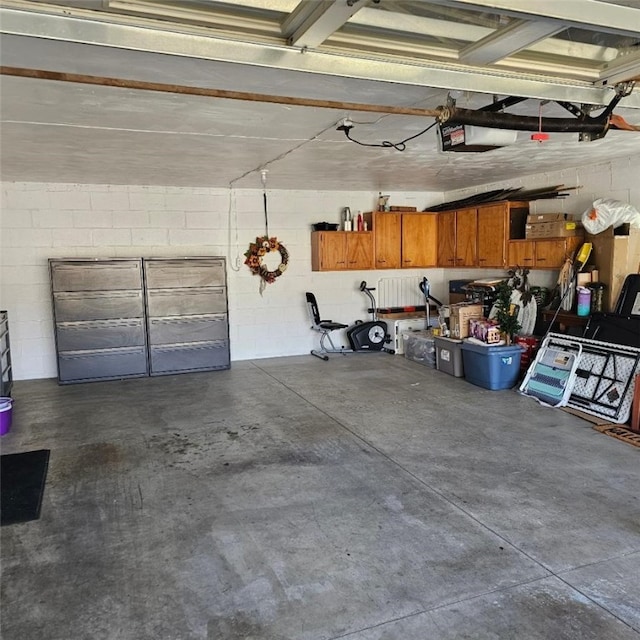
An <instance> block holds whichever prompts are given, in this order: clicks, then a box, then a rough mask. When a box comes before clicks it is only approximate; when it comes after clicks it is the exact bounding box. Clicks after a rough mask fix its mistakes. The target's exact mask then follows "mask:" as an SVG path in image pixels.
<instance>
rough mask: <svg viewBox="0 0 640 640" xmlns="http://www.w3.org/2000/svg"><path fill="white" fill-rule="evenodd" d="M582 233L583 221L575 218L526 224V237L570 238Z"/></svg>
mask: <svg viewBox="0 0 640 640" xmlns="http://www.w3.org/2000/svg"><path fill="white" fill-rule="evenodd" d="M581 233H582V223H581V222H577V221H575V220H564V221H558V222H536V223H534V224H527V225H526V226H525V238H526V239H527V240H535V239H539V238H568V237H571V236H577V235H580V234H581Z"/></svg>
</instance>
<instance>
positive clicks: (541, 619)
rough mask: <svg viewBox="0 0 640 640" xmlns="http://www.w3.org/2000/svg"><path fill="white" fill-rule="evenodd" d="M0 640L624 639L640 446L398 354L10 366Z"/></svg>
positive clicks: (632, 598)
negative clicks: (173, 368) (17, 473)
mask: <svg viewBox="0 0 640 640" xmlns="http://www.w3.org/2000/svg"><path fill="white" fill-rule="evenodd" d="M14 397H15V409H14V424H13V428H12V431H11V432H10V433H9V434H8V435H6V436H4V437H3V438H2V449H3V452H4V453H10V452H15V451H23V450H30V449H37V448H43V447H44V448H50V449H51V460H50V467H49V475H48V480H47V485H46V490H45V496H44V501H43V506H42V514H41V518H40V520H38V521H34V522H29V523H25V524H18V525H12V526H8V527H3V528H2V530H1V535H2V549H1V551H2V638H3V640H18V639H20V640H24V639H29V640H39V639H47V640H75V639H82V640H84V639H87V640H89V639H91V640H99V639H109V640H112V639H113V640H115V639H118V640H120V639H127V640H129V639H131V640H134V639H135V640H146V639H149V640H165V639H166V640H168V639H175V640H191V639H203V638H208V639H215V640H218V639H220V640H236V639H242V640H249V639H269V640H285V639H286V640H294V639H295V640H320V639H321V638H322V639H330V638H348V639H350V640H383V639H384V640H395V639H398V640H413V639H420V640H425V639H429V640H430V639H433V640H458V639H460V638H477V639H482V640H485V639H502V638H505V639H518V640H535V639H541V640H542V639H544V640H548V639H553V640H561V639H565V638H567V639H569V638H572V639H576V640H578V639H579V640H588V639H594V640H595V639H597V640H602V639H632V638H633V639H635V640H638V639H639V638H640V578H639V576H640V500H639V499H638V492H639V487H640V474H639V473H638V470H639V464H638V463H639V460H640V458H639V454H640V450H638V449H637V448H634V447H632V446H630V445H628V444H626V443H623V442H620V441H618V440H615V439H613V438H610V437H607V436H605V435H602V434H600V433H598V432H596V431H595V430H593V429H592V428H591V425H590V424H589V423H588V422H586V421H584V420H581V419H580V418H577V417H575V416H572V415H570V414H568V413H566V412H564V411H561V410H556V409H548V408H544V407H542V406H540V405H538V404H536V403H535V402H534V401H533V400H531V399H530V398H526V397H522V396H520V395H518V394H517V393H515V392H514V391H487V390H484V389H481V388H479V387H474V386H472V385H471V384H469V383H467V382H466V381H464V380H461V379H456V378H452V377H450V376H447V375H446V374H443V373H441V372H438V371H435V370H432V369H427V368H425V367H422V366H420V365H418V364H415V363H412V362H409V361H407V360H406V359H404V358H403V357H401V356H389V355H386V354H357V355H350V356H346V357H344V356H334V357H333V358H332V359H331V360H330V361H329V362H322V361H320V360H317V359H315V358H313V357H311V356H299V357H293V358H279V359H272V360H259V361H255V362H240V363H234V365H233V368H232V369H231V370H229V371H221V372H215V373H201V374H190V375H180V376H171V377H163V378H146V379H137V380H126V381H118V382H106V383H93V384H84V385H73V386H65V387H60V386H58V385H57V384H56V382H55V381H53V380H41V381H31V382H18V383H16V384H15V388H14Z"/></svg>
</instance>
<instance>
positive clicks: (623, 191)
mask: <svg viewBox="0 0 640 640" xmlns="http://www.w3.org/2000/svg"><path fill="white" fill-rule="evenodd" d="M584 152H585V155H587V156H588V154H589V143H587V142H585V143H584ZM555 185H564V186H565V187H578V189H575V190H571V191H567V193H569V194H571V195H569V196H568V197H567V198H562V199H553V200H536V201H533V202H532V203H531V211H532V213H556V212H558V213H560V212H562V213H570V214H573V215H575V216H580V215H582V213H583V212H584V211H586V210H587V209H590V208H591V205H592V203H593V201H594V200H595V199H597V198H614V199H616V200H620V201H622V202H627V203H629V204H632V205H634V206H635V207H636V208H637V209H640V154H639V155H634V156H629V157H626V158H620V159H618V160H612V161H610V162H606V163H604V164H595V165H590V166H585V167H581V168H567V169H565V170H564V171H557V172H551V173H539V174H535V175H531V176H526V177H524V178H518V179H515V180H501V181H497V182H492V183H491V184H485V185H482V186H481V187H473V188H469V189H459V190H457V191H450V192H447V193H445V194H444V201H449V200H455V199H458V198H464V197H466V196H468V195H471V194H473V193H479V192H482V191H489V190H491V189H502V188H507V187H513V188H516V187H523V188H524V189H537V188H540V187H549V186H555Z"/></svg>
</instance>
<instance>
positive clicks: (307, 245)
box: [0, 183, 445, 380]
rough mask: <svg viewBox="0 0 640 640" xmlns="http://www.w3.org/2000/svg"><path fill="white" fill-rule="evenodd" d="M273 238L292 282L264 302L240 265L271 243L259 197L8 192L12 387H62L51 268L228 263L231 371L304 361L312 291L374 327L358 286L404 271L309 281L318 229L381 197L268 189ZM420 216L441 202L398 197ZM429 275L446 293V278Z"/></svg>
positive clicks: (329, 308) (161, 191) (130, 190)
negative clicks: (50, 383)
mask: <svg viewBox="0 0 640 640" xmlns="http://www.w3.org/2000/svg"><path fill="white" fill-rule="evenodd" d="M267 194H268V212H269V231H270V234H271V235H275V236H277V237H278V238H279V239H280V240H281V241H282V242H283V243H284V244H285V246H286V247H287V249H288V251H289V254H290V260H289V265H288V269H287V271H286V273H285V274H284V275H283V276H281V277H280V278H278V280H277V281H276V282H275V283H274V284H270V285H267V287H266V289H265V291H264V293H263V295H260V293H259V283H260V280H259V278H258V277H257V276H254V275H252V274H251V272H250V271H249V269H248V267H246V266H245V265H244V264H243V261H244V256H243V254H244V252H245V251H246V250H247V248H248V246H249V243H250V242H251V241H253V240H255V237H256V236H258V235H263V234H264V209H263V198H262V190H261V189H255V190H238V191H232V192H231V193H230V192H229V190H226V189H203V188H191V189H188V188H179V187H151V186H115V185H75V184H42V183H3V185H2V202H1V205H2V206H1V214H0V231H1V239H0V240H1V243H0V244H1V249H2V252H1V266H2V273H1V276H0V308H2V309H7V310H8V312H9V323H10V331H11V345H12V359H13V363H14V377H15V379H16V380H20V379H30V378H46V377H55V376H56V375H57V374H56V361H55V345H54V337H53V318H52V310H51V294H50V285H49V273H48V262H47V259H48V258H53V257H71V258H73V257H109V256H115V257H126V256H148V257H153V256H155V257H161V256H194V255H216V256H220V255H221V256H225V257H227V259H228V266H227V273H228V292H229V293H228V295H229V318H230V338H231V357H232V360H243V359H250V358H264V357H270V356H282V355H294V354H303V353H308V352H309V350H310V349H311V348H312V347H314V346H315V345H316V342H317V339H318V334H316V333H314V332H312V331H311V330H310V321H309V319H308V313H307V307H306V303H305V300H304V292H305V291H307V290H310V291H314V292H315V294H316V296H317V297H318V301H319V303H320V307H321V311H322V313H323V315H324V316H325V317H330V318H333V319H336V320H341V321H343V322H345V323H352V322H354V321H355V320H356V319H365V318H366V317H367V300H366V298H365V297H364V296H363V295H362V294H361V293H360V292H359V291H358V285H359V284H360V282H361V281H362V280H367V281H368V282H369V283H370V284H375V283H376V282H377V280H378V279H379V278H381V277H383V276H384V274H385V273H386V274H387V275H388V274H389V273H391V275H397V272H380V271H375V272H371V271H367V272H332V273H314V272H312V271H311V236H310V231H311V224H312V223H313V222H320V221H327V222H338V221H339V220H340V212H341V210H342V207H344V206H349V207H351V210H352V211H353V212H357V211H358V210H362V211H366V210H371V208H372V207H373V206H374V204H375V202H376V197H377V193H352V192H345V191H342V192H338V191H336V192H316V191H295V190H292V191H277V190H273V191H271V190H268V191H267ZM391 197H392V201H394V202H397V203H402V204H406V205H413V206H416V207H417V208H418V209H422V208H424V207H425V206H427V205H429V204H434V203H436V202H441V201H442V200H441V197H442V195H441V194H429V193H422V194H417V193H404V194H401V193H391ZM411 273H413V274H414V275H415V277H416V282H418V281H419V279H420V278H421V277H422V276H423V275H426V276H427V277H429V279H430V281H431V282H432V286H433V290H434V292H436V293H437V294H439V295H442V294H443V293H444V292H445V288H444V286H445V285H444V280H443V273H442V270H441V269H434V270H428V271H424V272H423V271H416V270H412V271H403V272H402V275H403V276H409V275H410V274H411Z"/></svg>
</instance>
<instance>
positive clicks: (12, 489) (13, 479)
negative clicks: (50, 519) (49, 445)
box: [0, 449, 50, 526]
mask: <svg viewBox="0 0 640 640" xmlns="http://www.w3.org/2000/svg"><path fill="white" fill-rule="evenodd" d="M49 453H50V451H49V449H40V450H38V451H27V452H25V453H11V454H7V455H4V456H0V482H1V484H0V525H2V526H4V525H7V524H16V523H17V522H28V521H29V520H37V519H38V518H39V517H40V505H41V504H42V495H43V493H44V484H45V481H46V479H47V469H48V468H49Z"/></svg>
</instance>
